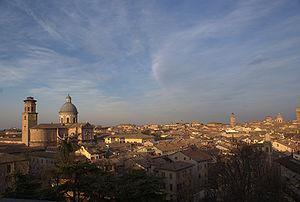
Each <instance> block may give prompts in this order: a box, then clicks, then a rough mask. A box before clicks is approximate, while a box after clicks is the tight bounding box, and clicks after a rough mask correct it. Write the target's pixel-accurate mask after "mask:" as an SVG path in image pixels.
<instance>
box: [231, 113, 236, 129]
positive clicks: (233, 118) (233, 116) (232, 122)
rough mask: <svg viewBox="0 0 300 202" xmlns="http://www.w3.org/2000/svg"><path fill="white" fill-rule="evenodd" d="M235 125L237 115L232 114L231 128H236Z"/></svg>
mask: <svg viewBox="0 0 300 202" xmlns="http://www.w3.org/2000/svg"><path fill="white" fill-rule="evenodd" d="M235 123H236V118H235V114H234V113H231V115H230V126H231V128H234V127H235Z"/></svg>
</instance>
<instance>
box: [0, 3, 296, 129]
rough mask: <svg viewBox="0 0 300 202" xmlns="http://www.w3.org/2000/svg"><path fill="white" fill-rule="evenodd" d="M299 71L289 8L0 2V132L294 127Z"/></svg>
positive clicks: (276, 5)
mask: <svg viewBox="0 0 300 202" xmlns="http://www.w3.org/2000/svg"><path fill="white" fill-rule="evenodd" d="M299 64H300V1H299V0H288V1H286V0H272V1H270V0H266V1H264V0H247V1H234V0H226V1H224V0H211V1H206V0H195V1H193V0H188V1H184V0H178V1H177V0H158V1H155V0H150V1H149V0H138V1H137V0H135V1H126V0H119V1H114V0H107V1H102V0H95V1H94V0H89V1H82V0H68V1H65V0H44V1H39V0H26V1H24V0H0V97H1V105H0V128H8V127H20V126H21V113H22V108H23V100H24V99H25V98H26V97H27V96H34V97H35V99H37V110H38V113H39V123H47V122H48V123H49V122H58V111H59V108H60V107H61V105H62V104H63V103H64V101H65V97H66V95H67V94H68V93H69V94H70V95H71V96H72V101H73V103H74V104H75V105H76V107H77V109H78V111H79V121H81V122H86V121H88V122H91V123H93V124H97V125H98V124H100V125H112V124H118V123H136V124H143V123H167V122H177V121H181V120H182V121H192V120H196V121H200V122H210V121H220V122H228V119H229V115H230V113H231V112H234V113H235V114H236V116H237V120H238V121H249V120H257V119H263V118H264V117H265V116H266V115H272V116H275V115H276V114H278V113H281V114H282V115H283V116H284V118H285V119H295V107H296V106H298V105H300V91H299V89H300V66H299Z"/></svg>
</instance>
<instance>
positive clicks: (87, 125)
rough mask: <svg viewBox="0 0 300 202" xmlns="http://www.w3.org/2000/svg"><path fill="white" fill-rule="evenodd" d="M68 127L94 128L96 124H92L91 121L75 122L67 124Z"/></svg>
mask: <svg viewBox="0 0 300 202" xmlns="http://www.w3.org/2000/svg"><path fill="white" fill-rule="evenodd" d="M66 127H67V128H74V127H90V128H93V127H94V126H93V125H91V124H90V123H89V122H84V123H73V124H70V125H66Z"/></svg>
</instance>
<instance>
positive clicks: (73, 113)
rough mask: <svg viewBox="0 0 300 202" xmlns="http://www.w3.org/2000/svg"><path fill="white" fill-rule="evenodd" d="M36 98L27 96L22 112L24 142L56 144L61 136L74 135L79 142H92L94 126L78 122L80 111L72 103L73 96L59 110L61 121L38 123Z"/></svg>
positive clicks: (35, 144) (45, 145)
mask: <svg viewBox="0 0 300 202" xmlns="http://www.w3.org/2000/svg"><path fill="white" fill-rule="evenodd" d="M36 102H37V101H36V100H35V99H34V98H33V97H27V98H26V99H25V100H24V109H23V113H22V143H23V144H25V145H27V146H30V147H37V146H42V147H47V146H56V145H57V142H58V141H59V138H63V137H66V136H69V137H71V136H74V137H77V138H78V142H79V143H84V142H90V141H92V140H93V139H94V135H93V130H94V127H93V125H91V124H90V123H88V122H86V123H78V122H77V121H78V111H77V108H76V106H75V105H74V104H73V103H72V99H71V96H70V95H68V96H67V97H66V101H65V103H64V104H63V105H62V107H61V108H60V110H59V123H45V124H38V113H37V112H36Z"/></svg>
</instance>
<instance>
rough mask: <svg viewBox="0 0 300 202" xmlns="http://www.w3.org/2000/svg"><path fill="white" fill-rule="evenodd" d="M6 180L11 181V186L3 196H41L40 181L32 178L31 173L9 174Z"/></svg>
mask: <svg viewBox="0 0 300 202" xmlns="http://www.w3.org/2000/svg"><path fill="white" fill-rule="evenodd" d="M6 180H7V182H9V186H8V188H7V189H6V190H5V192H4V193H3V194H2V196H3V197H8V198H22V199H38V198H41V197H40V189H39V188H40V183H39V181H37V180H33V179H31V178H30V176H29V175H24V174H22V173H20V172H16V173H13V174H11V175H10V176H8V178H7V179H6Z"/></svg>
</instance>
